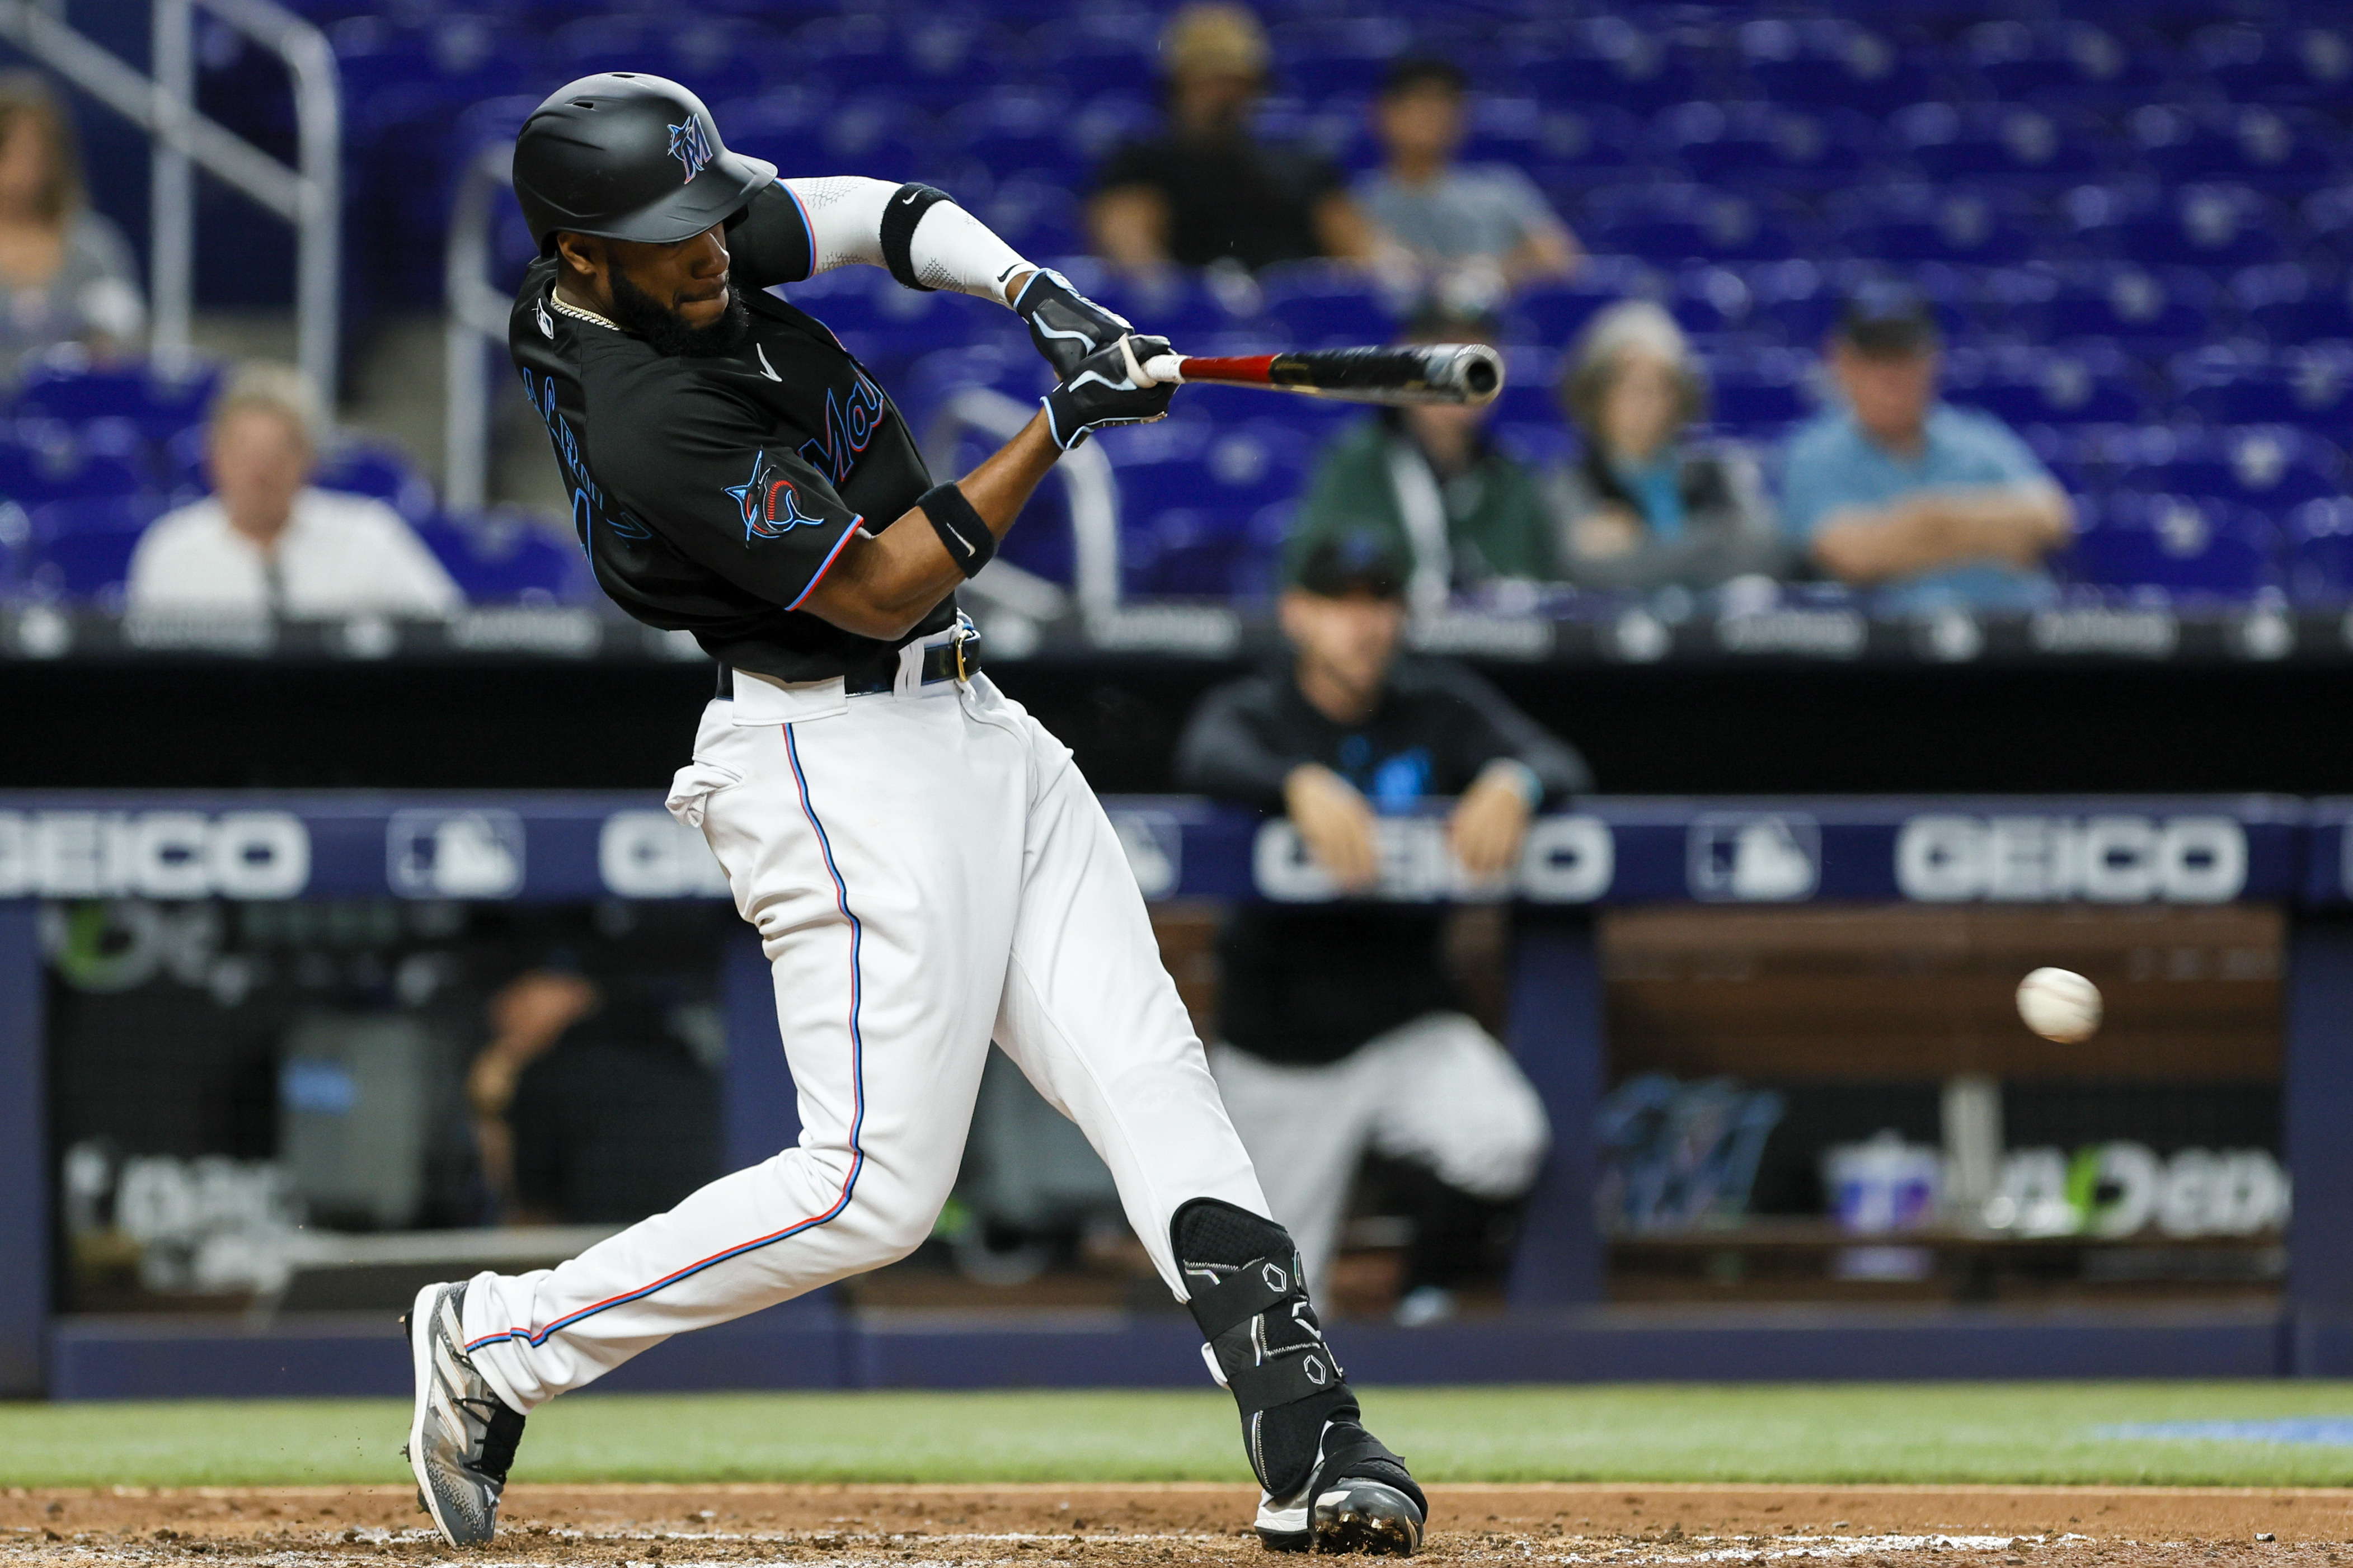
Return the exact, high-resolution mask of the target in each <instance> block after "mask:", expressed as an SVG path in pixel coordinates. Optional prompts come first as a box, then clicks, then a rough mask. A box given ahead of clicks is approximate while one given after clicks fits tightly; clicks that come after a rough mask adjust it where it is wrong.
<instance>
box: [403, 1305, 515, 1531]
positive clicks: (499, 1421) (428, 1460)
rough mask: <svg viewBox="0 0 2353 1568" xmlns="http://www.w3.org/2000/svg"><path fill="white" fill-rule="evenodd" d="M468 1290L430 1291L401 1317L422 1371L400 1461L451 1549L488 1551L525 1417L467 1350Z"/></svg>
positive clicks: (419, 1368)
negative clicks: (463, 1320)
mask: <svg viewBox="0 0 2353 1568" xmlns="http://www.w3.org/2000/svg"><path fill="white" fill-rule="evenodd" d="M465 1303H466V1288H465V1287H464V1286H463V1285H427V1287H426V1288H425V1289H422V1290H420V1291H418V1292H417V1304H416V1305H415V1306H413V1307H411V1308H410V1309H409V1310H408V1315H407V1316H406V1317H405V1318H403V1319H401V1326H402V1327H403V1328H405V1329H406V1330H407V1331H408V1349H409V1354H410V1357H411V1359H412V1360H413V1361H414V1363H415V1364H416V1368H417V1407H416V1409H415V1411H414V1412H413V1413H412V1414H411V1415H410V1416H409V1419H408V1445H407V1447H404V1448H403V1449H401V1451H400V1452H401V1456H402V1457H403V1458H406V1460H407V1461H408V1468H410V1469H411V1470H412V1471H414V1472H415V1473H416V1476H417V1501H418V1502H419V1503H420V1504H422V1505H423V1506H424V1509H425V1511H426V1512H427V1513H429V1514H431V1515H432V1516H433V1528H434V1529H436V1530H438V1531H440V1532H441V1539H442V1540H444V1541H446V1542H448V1543H449V1544H450V1545H452V1546H484V1545H488V1544H489V1542H490V1539H491V1531H494V1530H496V1529H497V1528H498V1522H499V1494H500V1493H501V1492H503V1491H505V1490H506V1485H507V1469H508V1468H509V1467H510V1466H512V1464H513V1463H514V1452H515V1445H516V1444H517V1443H519V1442H521V1441H522V1421H523V1418H522V1415H520V1414H518V1413H517V1412H515V1411H513V1410H511V1409H509V1408H508V1407H507V1405H506V1402H505V1401H503V1400H501V1398H500V1397H499V1396H498V1394H496V1393H494V1392H492V1390H491V1385H490V1384H489V1383H487V1382H486V1381H484V1379H483V1377H482V1374H481V1373H479V1372H476V1371H475V1370H474V1363H472V1362H471V1361H470V1360H469V1359H468V1358H467V1355H466V1352H465V1348H464V1347H465V1339H466V1336H465V1331H464V1330H463V1329H461V1328H460V1327H459V1317H460V1313H461V1310H462V1309H463V1308H464V1306H465Z"/></svg>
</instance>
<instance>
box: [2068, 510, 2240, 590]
mask: <svg viewBox="0 0 2353 1568" xmlns="http://www.w3.org/2000/svg"><path fill="white" fill-rule="evenodd" d="M2278 544H2279V542H2278V530H2277V529H2276V528H2275V527H2274V525H2273V524H2272V523H2271V522H2270V521H2268V520H2266V519H2264V518H2263V517H2261V516H2260V515H2258V514H2256V513H2253V512H2252V511H2250V510H2247V509H2245V508H2243V507H2241V506H2238V505H2237V504H2235V503H2233V502H2231V501H2227V500H2216V499H2213V498H2211V497H2188V496H2177V495H2158V494H2147V493H2142V492H2137V491H2131V490H2119V491H2117V492H2116V493H2115V494H2113V495H2111V496H2109V497H2107V498H2106V499H2105V501H2104V502H2103V503H2102V504H2100V505H2099V506H2097V507H2086V508H2084V509H2083V516H2082V518H2081V520H2080V523H2079V528H2078V531H2077V533H2076V535H2075V541H2074V543H2073V545H2071V546H2070V547H2069V549H2068V551H2067V552H2066V554H2065V556H2064V558H2063V562H2062V563H2061V564H2062V566H2063V569H2064V571H2065V572H2066V574H2068V575H2069V576H2070V577H2071V578H2073V580H2074V581H2076V582H2080V583H2091V584H2105V585H2108V586H2115V587H2154V588H2163V589H2166V590H2167V591H2168V592H2169V593H2171V594H2173V595H2177V596H2180V597H2188V598H2226V599H2236V598H2246V597H2248V596H2250V595H2253V594H2255V593H2257V592H2258V591H2260V590H2262V589H2265V588H2272V587H2276V586H2278V585H2279V579H2280V570H2279V561H2278V555H2279V548H2278Z"/></svg>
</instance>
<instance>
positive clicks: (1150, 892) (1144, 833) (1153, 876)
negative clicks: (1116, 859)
mask: <svg viewBox="0 0 2353 1568" xmlns="http://www.w3.org/2000/svg"><path fill="white" fill-rule="evenodd" d="M1110 816H1111V826H1112V831H1113V832H1114V833H1116V834H1117V835H1119V847H1120V848H1121V849H1122V850H1124V851H1125V852H1126V855H1127V867H1128V869H1129V870H1131V871H1133V872H1134V873H1135V885H1136V887H1137V888H1139V889H1142V890H1143V893H1144V896H1145V898H1147V899H1165V898H1166V897H1168V896H1169V895H1170V894H1171V893H1174V892H1175V891H1176V885H1177V884H1178V883H1179V882H1181V881H1183V880H1184V879H1185V827H1184V825H1183V824H1182V823H1180V822H1178V821H1177V820H1176V818H1175V817H1173V816H1169V815H1168V814H1167V813H1166V812H1165V811H1114V812H1112V813H1110Z"/></svg>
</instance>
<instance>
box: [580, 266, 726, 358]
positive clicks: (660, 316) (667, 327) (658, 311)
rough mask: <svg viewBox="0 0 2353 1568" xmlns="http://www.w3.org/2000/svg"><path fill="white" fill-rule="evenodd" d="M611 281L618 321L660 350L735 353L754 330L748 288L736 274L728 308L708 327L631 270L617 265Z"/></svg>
mask: <svg viewBox="0 0 2353 1568" xmlns="http://www.w3.org/2000/svg"><path fill="white" fill-rule="evenodd" d="M611 281H612V290H613V318H614V320H615V321H616V322H617V323H618V325H619V326H620V328H621V330H622V331H626V332H634V333H636V334H637V335H638V337H641V338H643V339H645V340H646V342H648V343H649V344H650V345H652V348H653V351H654V353H658V354H679V355H682V356H684V357H685V358H688V359H710V358H712V357H713V356H714V355H718V354H723V353H732V352H733V350H734V349H735V347H736V346H737V345H738V344H740V343H742V342H743V341H744V338H745V337H747V336H748V335H750V333H751V331H752V311H751V308H750V307H749V306H747V305H745V304H744V291H743V290H742V289H738V288H736V287H735V283H734V279H733V278H732V277H731V278H730V279H728V283H727V309H726V310H723V311H722V312H721V313H720V317H719V319H718V320H717V321H713V322H712V323H711V324H710V325H709V326H707V327H690V326H688V325H687V324H686V322H685V321H684V320H683V319H681V317H680V315H679V313H678V312H677V311H675V310H670V308H669V307H668V306H665V305H663V304H662V303H661V302H660V301H659V300H656V299H655V298H654V297H653V296H652V295H650V294H649V293H647V292H646V291H645V290H644V289H640V288H638V286H637V285H636V284H634V283H632V282H630V281H629V278H628V273H626V272H623V271H622V270H621V269H620V268H617V267H616V268H613V271H612V279H611Z"/></svg>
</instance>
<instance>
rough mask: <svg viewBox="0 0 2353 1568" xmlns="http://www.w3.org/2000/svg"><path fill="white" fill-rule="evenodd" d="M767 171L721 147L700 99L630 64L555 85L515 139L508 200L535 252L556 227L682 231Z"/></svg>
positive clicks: (713, 218)
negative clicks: (518, 209)
mask: <svg viewBox="0 0 2353 1568" xmlns="http://www.w3.org/2000/svg"><path fill="white" fill-rule="evenodd" d="M775 178H776V165H775V164H774V163H763V162H762V161H761V160H759V159H757V158H746V157H744V156H742V155H741V154H738V153H730V152H729V151H728V150H727V147H726V144H725V143H724V142H721V141H720V140H719V127H718V126H717V124H715V123H714V122H713V121H712V118H711V110H708V109H705V108H704V107H703V106H702V100H701V99H699V98H697V97H695V96H694V94H692V93H691V92H689V91H687V90H686V89H684V88H682V87H681V86H679V85H678V83H676V82H674V81H670V80H667V79H663V78H661V77H658V76H645V75H642V74H640V73H638V72H636V71H607V72H605V73H604V74H602V75H600V76H584V77H582V78H581V79H579V80H578V81H575V82H574V83H572V84H571V85H570V86H569V87H565V88H563V89H558V90H557V91H556V92H555V93H554V94H553V95H552V96H551V97H550V98H549V99H548V100H547V101H546V102H544V103H543V104H541V105H540V106H539V107H538V108H537V109H534V110H532V112H531V118H530V119H529V120H526V121H523V125H522V134H521V135H519V136H517V137H516V138H515V154H514V186H515V199H516V200H517V201H519V202H521V203H522V216H523V221H524V222H526V223H528V224H530V225H531V236H532V237H533V239H535V240H537V241H538V242H539V249H540V254H541V255H543V256H544V255H546V254H547V253H548V251H549V249H550V248H551V247H553V246H554V243H555V238H554V237H555V233H556V231H557V230H559V229H569V230H571V231H572V232H573V233H574V234H593V235H597V236H600V237H604V238H607V239H636V240H646V241H649V242H651V243H653V244H657V245H666V244H670V243H671V242H673V241H676V240H681V239H691V238H692V237H694V236H696V235H698V234H701V233H702V231H703V230H704V229H706V228H709V227H710V226H712V224H714V223H718V222H720V221H721V220H723V219H724V218H726V217H728V216H732V215H733V214H734V213H735V212H736V211H738V210H739V209H741V208H742V207H743V205H744V202H745V201H747V200H749V199H750V197H751V195H752V193H753V192H754V191H756V190H758V189H759V188H760V187H761V186H762V185H765V184H767V183H768V182H769V181H771V180H773V179H775Z"/></svg>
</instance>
